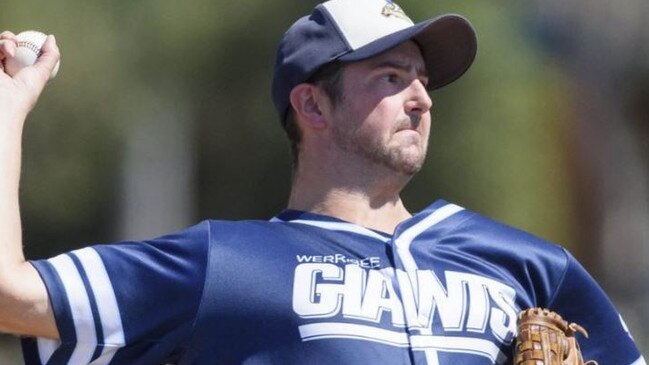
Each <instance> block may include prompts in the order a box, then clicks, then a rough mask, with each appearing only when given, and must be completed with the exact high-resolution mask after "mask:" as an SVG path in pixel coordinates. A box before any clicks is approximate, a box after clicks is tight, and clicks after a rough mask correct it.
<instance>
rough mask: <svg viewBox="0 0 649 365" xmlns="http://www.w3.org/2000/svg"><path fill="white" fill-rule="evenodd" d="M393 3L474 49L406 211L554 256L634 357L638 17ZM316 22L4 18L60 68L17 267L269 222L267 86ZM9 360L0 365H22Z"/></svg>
mask: <svg viewBox="0 0 649 365" xmlns="http://www.w3.org/2000/svg"><path fill="white" fill-rule="evenodd" d="M399 3H400V5H401V6H402V7H403V8H404V10H405V11H406V12H407V13H408V14H409V15H410V17H411V18H413V20H415V21H420V20H424V19H425V18H428V17H430V16H434V15H436V14H438V13H442V12H456V13H460V14H463V15H465V16H467V17H468V18H469V19H470V20H471V21H472V22H473V23H474V25H475V27H476V29H477V32H478V38H479V41H478V43H479V50H478V56H477V59H476V62H475V64H474V66H473V67H472V68H471V69H470V71H469V72H468V73H467V74H466V76H464V77H463V78H462V79H460V81H458V82H456V83H454V84H453V85H451V86H449V87H446V88H443V89H442V90H440V91H437V92H434V93H433V100H434V107H433V109H434V110H433V133H432V137H431V138H432V140H431V147H430V151H429V156H428V161H427V164H426V166H425V167H424V170H423V171H422V172H421V173H420V174H419V175H418V176H417V177H416V178H415V179H414V180H413V181H412V183H411V184H410V185H409V187H408V188H407V190H406V191H405V192H404V199H405V201H406V204H407V206H408V207H409V208H410V209H411V210H413V211H416V210H418V209H421V208H423V207H425V206H426V205H428V204H429V203H430V202H431V201H432V200H433V199H435V198H443V199H446V200H450V201H453V202H455V203H457V204H460V205H463V206H465V207H467V208H470V209H472V210H475V211H478V212H480V213H483V214H486V215H489V216H491V217H494V218H496V219H499V220H501V221H504V222H506V223H508V224H510V225H514V226H517V227H520V228H523V229H525V230H528V231H531V232H532V233H535V234H537V235H540V236H542V237H544V238H546V239H548V240H551V241H554V242H558V243H561V244H563V245H564V246H566V247H568V248H569V249H570V250H571V251H573V253H574V254H575V255H576V256H577V257H578V258H579V259H580V260H581V261H582V262H583V263H584V265H585V266H586V267H587V268H588V269H589V270H590V271H591V273H592V274H593V275H594V276H595V277H596V278H597V279H598V281H599V282H600V283H601V284H602V286H603V287H604V288H605V289H606V290H607V292H609V294H610V295H611V297H612V298H613V300H614V302H615V304H616V305H617V306H618V308H619V309H620V310H621V312H622V313H623V315H624V317H625V319H626V321H627V323H628V324H629V327H630V328H631V331H632V333H633V334H634V336H635V338H636V340H637V342H638V344H639V346H640V347H641V350H643V351H646V349H649V309H647V308H649V290H648V289H649V268H648V267H649V265H647V261H648V260H649V224H648V223H649V183H648V181H649V168H648V167H649V142H648V141H649V22H646V19H649V3H648V2H647V1H646V0H627V1H624V2H610V1H606V0H588V1H586V0H545V1H542V0H538V1H533V0H524V1H521V0H518V1H511V0H501V1H492V2H487V1H484V2H483V1H474V0H471V1H470V0H438V1H423V0H409V1H407V0H404V1H400V2H399ZM314 4H315V2H314V1H295V0H292V1H288V0H274V1H273V2H267V1H259V0H239V1H231V2H226V1H218V0H217V1H206V0H188V1H184V2H179V1H169V0H155V1H152V0H141V1H117V0H116V1H110V2H107V1H81V0H61V1H50V2H41V1H34V0H22V1H16V0H9V1H5V2H3V6H2V7H1V8H0V25H1V28H3V29H9V30H12V31H14V32H19V31H22V30H27V29H38V30H41V31H44V32H47V33H54V34H56V36H57V41H58V43H59V46H60V48H61V51H62V54H63V60H62V66H61V70H60V72H59V75H58V77H57V78H56V79H55V80H54V81H53V82H51V84H50V85H49V86H48V88H47V89H46V91H45V93H44V95H43V96H42V98H41V100H40V102H39V104H38V106H37V108H36V110H34V112H33V113H32V114H31V116H30V118H29V121H28V124H27V127H26V131H25V137H24V138H25V143H24V163H23V177H22V190H21V202H22V215H23V222H24V235H25V249H26V252H27V255H28V257H30V258H44V257H49V256H52V255H55V254H57V253H60V252H63V251H66V250H70V249H74V248H78V247H82V246H86V245H88V244H91V243H97V242H110V241H117V240H122V239H126V238H129V239H142V238H146V237H150V236H156V235H159V234H162V233H165V232H170V231H174V230H177V229H179V228H181V227H184V226H187V225H190V224H192V223H195V222H197V221H198V220H200V219H204V218H207V217H210V218H217V219H248V218H256V219H257V218H258V219H268V218H270V217H271V216H273V215H274V214H275V213H276V212H277V211H278V210H280V209H282V207H283V206H284V205H285V202H286V199H287V196H288V191H289V187H290V158H289V152H288V144H287V143H286V141H285V138H284V135H283V132H282V130H281V128H280V127H279V124H278V122H277V120H276V116H275V111H274V109H273V106H272V103H271V101H270V91H269V90H270V80H271V70H272V65H273V61H274V52H275V48H276V46H277V43H278V41H279V38H280V37H281V35H282V33H283V32H284V30H285V29H286V28H287V27H288V26H289V25H290V24H291V23H292V22H293V21H294V20H295V19H297V18H298V17H299V16H302V15H304V14H306V13H308V12H310V10H311V9H312V7H313V6H314ZM0 112H1V111H0ZM576 299H577V300H579V298H576ZM3 343H6V345H3ZM13 345H15V340H11V339H10V338H8V337H5V339H4V342H2V341H0V346H8V349H7V350H0V363H3V364H4V363H19V360H18V359H17V357H16V355H15V352H14V350H12V348H13V347H12V346H13ZM3 356H4V360H3ZM12 356H14V357H12Z"/></svg>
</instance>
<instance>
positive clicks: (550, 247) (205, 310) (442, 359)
mask: <svg viewBox="0 0 649 365" xmlns="http://www.w3.org/2000/svg"><path fill="white" fill-rule="evenodd" d="M33 265H34V266H35V267H36V269H37V270H38V272H39V273H40V275H41V277H42V278H43V281H44V282H45V285H46V287H47V290H48V293H49V296H50V301H51V304H52V308H53V310H54V314H55V317H56V324H57V327H58V330H59V333H60V337H61V339H60V340H57V341H54V340H49V339H42V338H38V339H25V340H23V349H24V354H25V360H26V362H27V364H30V365H31V364H50V365H58V364H95V365H98V364H151V365H157V364H259V365H264V364H307V363H308V364H359V363H372V364H428V365H436V364H451V363H452V364H460V365H462V364H466V365H469V364H471V365H481V364H510V363H511V360H512V346H513V340H514V339H515V336H516V314H517V312H518V311H520V310H521V309H523V308H528V307H535V306H541V307H547V308H551V309H553V310H555V311H557V312H558V313H559V314H561V315H562V316H563V317H564V318H566V319H567V320H569V321H572V322H576V323H579V324H580V325H582V326H584V327H585V328H586V329H587V330H588V331H589V333H590V335H591V336H590V339H583V338H582V339H580V343H581V346H582V350H583V353H584V358H586V359H592V360H597V361H598V362H599V363H600V364H607V365H616V364H620V365H622V364H623V365H629V364H633V365H645V361H644V359H643V358H642V356H641V355H640V353H639V351H638V350H637V348H636V346H635V344H634V342H633V339H632V337H631V336H630V334H629V333H628V330H627V329H626V327H625V325H624V322H623V321H622V319H621V317H620V316H619V314H618V312H617V311H616V309H615V308H614V307H613V305H612V303H611V301H610V300H609V299H608V298H607V297H606V295H605V294H604V292H603V291H602V290H601V288H600V287H599V286H598V285H597V284H596V283H595V281H594V280H593V279H592V278H591V277H590V276H589V275H588V273H587V272H586V271H585V270H584V269H583V267H582V266H581V265H580V264H579V263H578V262H577V261H576V260H575V259H574V258H573V257H572V256H571V255H570V254H569V253H568V252H567V251H566V250H565V249H563V248H561V247H559V246H557V245H554V244H550V243H547V242H545V241H543V240H541V239H539V238H537V237H534V236H532V235H530V234H527V233H525V232H522V231H519V230H517V229H514V228H511V227H508V226H505V225H503V224H500V223H497V222H494V221H492V220H489V219H487V218H485V217H482V216H480V215H478V214H476V213H473V212H470V211H468V210H465V209H463V208H461V207H459V206H457V205H454V204H450V203H447V202H445V201H441V200H440V201H437V202H435V203H433V204H432V205H430V206H429V207H428V208H427V209H425V210H424V211H422V212H420V213H418V214H416V215H414V216H413V217H412V218H410V219H407V220H405V221H403V222H402V223H401V224H400V225H398V226H397V228H396V229H395V232H394V233H393V234H391V235H388V234H385V233H382V232H376V231H372V230H369V229H366V228H363V227H360V226H358V225H355V224H352V223H348V222H344V221H341V220H338V219H335V218H332V217H327V216H322V215H317V214H313V213H307V212H300V211H293V210H286V211H284V212H282V213H281V214H279V215H278V216H277V217H275V218H273V219H271V220H270V221H235V222H232V221H214V220H208V221H204V222H202V223H200V224H198V225H196V226H194V227H191V228H189V229H187V230H184V231H181V232H178V233H175V234H171V235H167V236H163V237H160V238H157V239H154V240H150V241H143V242H122V243H117V244H110V245H96V246H92V247H87V248H84V249H81V250H77V251H72V252H69V253H66V254H63V255H60V256H57V257H54V258H52V259H49V260H42V261H34V262H33Z"/></svg>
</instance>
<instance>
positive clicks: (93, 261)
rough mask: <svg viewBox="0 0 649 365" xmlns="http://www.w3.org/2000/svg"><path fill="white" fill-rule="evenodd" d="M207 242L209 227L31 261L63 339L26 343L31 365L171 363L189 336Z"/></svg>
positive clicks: (203, 277) (205, 223) (201, 289)
mask: <svg viewBox="0 0 649 365" xmlns="http://www.w3.org/2000/svg"><path fill="white" fill-rule="evenodd" d="M209 240H210V237H209V222H207V221H206V222H203V223H201V224H198V225H196V226H194V227H191V228H189V229H186V230H184V231H181V232H178V233H175V234H170V235H167V236H163V237H160V238H156V239H153V240H149V241H141V242H121V243H116V244H110V245H97V246H92V247H87V248H83V249H80V250H76V251H72V252H69V253H65V254H62V255H59V256H56V257H54V258H51V259H49V260H40V261H33V262H32V264H33V265H34V267H35V268H36V269H37V270H38V272H39V274H40V275H41V277H42V279H43V281H44V283H45V286H46V288H47V291H48V294H49V298H50V303H51V305H52V308H53V311H54V316H55V320H56V325H57V328H58V330H59V335H60V340H58V341H54V340H49V339H43V338H37V339H33V338H32V339H30V338H26V339H24V340H23V353H24V357H25V362H26V364H27V365H33V364H39V365H40V364H42V365H45V364H47V365H59V364H70V365H72V364H75V365H79V364H90V363H92V364H93V365H95V364H159V363H163V361H165V360H167V359H169V358H170V357H172V356H174V352H175V351H177V350H178V349H179V348H182V346H183V342H184V341H186V340H187V338H188V337H189V335H190V334H191V331H192V326H193V324H194V320H195V318H194V317H195V316H196V312H197V310H198V306H199V303H200V300H201V296H202V292H203V285H204V281H205V272H206V265H207V264H206V262H207V257H208V253H207V251H208V249H209Z"/></svg>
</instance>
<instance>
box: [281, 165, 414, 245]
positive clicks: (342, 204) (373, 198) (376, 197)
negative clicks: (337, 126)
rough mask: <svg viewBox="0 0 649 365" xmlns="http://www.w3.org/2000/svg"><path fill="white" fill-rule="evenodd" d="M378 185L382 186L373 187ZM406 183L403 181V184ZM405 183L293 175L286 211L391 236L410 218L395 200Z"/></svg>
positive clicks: (321, 172)
mask: <svg viewBox="0 0 649 365" xmlns="http://www.w3.org/2000/svg"><path fill="white" fill-rule="evenodd" d="M377 181H381V182H382V184H377ZM406 181H407V180H406ZM406 181H404V182H402V181H395V182H392V183H390V182H386V180H385V179H382V180H381V179H372V178H370V179H367V180H366V181H362V182H359V181H346V180H345V179H344V178H343V177H342V176H341V175H339V174H336V176H335V177H333V176H329V174H328V173H327V172H324V171H320V173H318V174H300V173H299V172H298V173H297V174H296V176H295V179H294V182H293V187H292V189H291V196H290V198H289V202H288V208H290V209H296V210H302V211H307V212H312V213H318V214H322V215H327V216H330V217H334V218H338V219H341V220H344V221H347V222H351V223H354V224H357V225H360V226H363V227H366V228H369V229H373V230H377V231H381V232H385V233H388V234H392V233H393V232H394V230H395V228H396V226H397V225H398V224H399V223H401V222H402V221H403V220H405V219H408V218H410V217H411V216H412V215H411V214H410V213H409V212H408V210H407V209H406V208H405V207H404V205H403V202H402V201H401V198H400V196H399V193H400V192H401V189H402V188H403V186H405V183H406Z"/></svg>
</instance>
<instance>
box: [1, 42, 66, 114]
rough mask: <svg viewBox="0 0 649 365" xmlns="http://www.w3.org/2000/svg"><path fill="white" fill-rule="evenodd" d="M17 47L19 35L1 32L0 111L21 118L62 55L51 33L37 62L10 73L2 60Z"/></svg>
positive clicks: (36, 98)
mask: <svg viewBox="0 0 649 365" xmlns="http://www.w3.org/2000/svg"><path fill="white" fill-rule="evenodd" d="M17 47H18V39H17V38H16V35H15V34H13V33H11V32H9V31H5V32H2V33H1V34H0V113H2V114H3V115H4V116H5V117H13V118H18V119H22V120H24V118H25V117H26V116H27V114H28V113H29V112H30V111H31V110H32V108H33V107H34V105H36V101H37V100H38V97H39V95H40V94H41V92H42V91H43V88H44V87H45V84H46V83H47V81H48V80H49V78H50V75H51V73H52V70H53V69H54V66H55V65H56V63H57V62H58V61H59V59H60V58H61V55H60V53H59V49H58V47H57V45H56V40H55V39H54V36H51V35H50V36H48V37H47V40H46V41H45V44H44V45H43V48H42V52H43V53H42V55H41V56H40V57H39V58H38V60H37V61H36V63H35V64H34V65H32V66H29V67H25V68H23V69H22V70H20V71H19V72H18V73H16V75H14V77H10V76H9V75H7V74H6V73H5V70H4V62H5V60H6V59H8V58H11V57H13V56H14V55H15V53H16V48H17ZM2 119H4V118H2Z"/></svg>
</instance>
